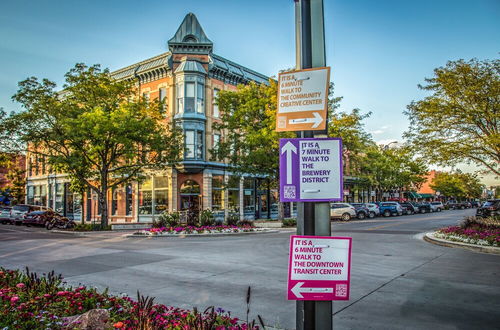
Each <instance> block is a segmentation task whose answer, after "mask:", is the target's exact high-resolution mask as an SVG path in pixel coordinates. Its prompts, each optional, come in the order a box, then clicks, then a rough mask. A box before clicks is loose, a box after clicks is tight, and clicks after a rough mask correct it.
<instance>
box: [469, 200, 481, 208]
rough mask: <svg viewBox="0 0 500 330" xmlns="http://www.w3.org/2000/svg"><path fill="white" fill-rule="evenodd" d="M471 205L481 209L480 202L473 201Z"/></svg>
mask: <svg viewBox="0 0 500 330" xmlns="http://www.w3.org/2000/svg"><path fill="white" fill-rule="evenodd" d="M470 205H472V207H480V206H481V203H480V202H478V201H472V202H470Z"/></svg>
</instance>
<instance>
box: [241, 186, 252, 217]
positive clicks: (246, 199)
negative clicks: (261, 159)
mask: <svg viewBox="0 0 500 330" xmlns="http://www.w3.org/2000/svg"><path fill="white" fill-rule="evenodd" d="M254 190H255V179H254V178H245V179H244V180H243V213H244V216H245V219H254V218H255V195H254Z"/></svg>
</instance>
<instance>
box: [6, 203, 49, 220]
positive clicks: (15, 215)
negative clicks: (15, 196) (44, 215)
mask: <svg viewBox="0 0 500 330" xmlns="http://www.w3.org/2000/svg"><path fill="white" fill-rule="evenodd" d="M40 210H49V208H48V207H46V206H40V205H27V204H19V205H15V206H13V207H12V210H10V223H11V224H13V225H21V224H22V223H23V219H24V216H25V215H26V214H27V213H30V212H34V211H40Z"/></svg>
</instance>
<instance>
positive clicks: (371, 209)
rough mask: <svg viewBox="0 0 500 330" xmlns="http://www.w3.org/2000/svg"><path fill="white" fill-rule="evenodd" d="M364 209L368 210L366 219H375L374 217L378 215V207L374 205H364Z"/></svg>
mask: <svg viewBox="0 0 500 330" xmlns="http://www.w3.org/2000/svg"><path fill="white" fill-rule="evenodd" d="M365 205H366V207H367V208H368V211H369V212H370V213H368V217H370V218H375V217H376V216H379V215H380V209H379V208H378V205H377V204H375V203H365Z"/></svg>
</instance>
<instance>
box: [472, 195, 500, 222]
mask: <svg viewBox="0 0 500 330" xmlns="http://www.w3.org/2000/svg"><path fill="white" fill-rule="evenodd" d="M498 215H500V199H490V200H488V201H486V202H484V204H483V205H481V207H479V208H478V209H477V210H476V216H477V217H482V218H486V217H494V216H498Z"/></svg>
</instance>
